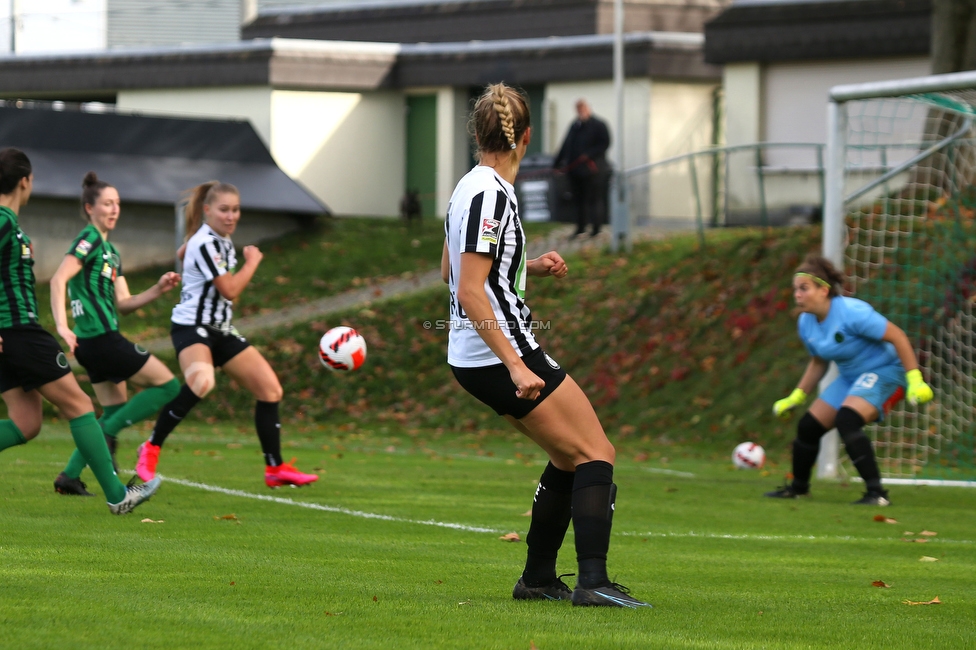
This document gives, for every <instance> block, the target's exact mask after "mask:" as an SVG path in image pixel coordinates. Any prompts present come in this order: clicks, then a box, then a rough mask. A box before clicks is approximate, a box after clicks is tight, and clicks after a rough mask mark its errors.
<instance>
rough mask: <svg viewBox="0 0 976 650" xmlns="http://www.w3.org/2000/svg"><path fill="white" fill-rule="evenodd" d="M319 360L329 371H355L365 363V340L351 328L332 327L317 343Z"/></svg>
mask: <svg viewBox="0 0 976 650" xmlns="http://www.w3.org/2000/svg"><path fill="white" fill-rule="evenodd" d="M319 359H321V360H322V365H324V366H325V367H326V368H328V369H330V370H339V371H348V370H355V369H356V368H358V367H359V366H361V365H363V362H364V361H366V339H364V338H363V337H362V336H360V334H359V332H357V331H356V330H354V329H353V328H351V327H346V326H340V327H333V328H332V329H330V330H329V331H328V332H326V333H325V334H324V335H323V336H322V339H321V340H320V341H319Z"/></svg>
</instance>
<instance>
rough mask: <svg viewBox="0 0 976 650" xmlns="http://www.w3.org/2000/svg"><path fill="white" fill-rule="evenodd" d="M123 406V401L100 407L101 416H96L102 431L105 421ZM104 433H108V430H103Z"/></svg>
mask: <svg viewBox="0 0 976 650" xmlns="http://www.w3.org/2000/svg"><path fill="white" fill-rule="evenodd" d="M123 406H125V402H122V403H121V404H112V405H111V406H103V407H102V417H100V418H98V424H99V425H100V426H101V427H102V431H105V421H106V420H108V419H109V418H110V417H112V416H113V415H115V414H116V413H117V412H118V411H119V409H120V408H122V407H123ZM105 433H108V431H105ZM109 435H111V434H109Z"/></svg>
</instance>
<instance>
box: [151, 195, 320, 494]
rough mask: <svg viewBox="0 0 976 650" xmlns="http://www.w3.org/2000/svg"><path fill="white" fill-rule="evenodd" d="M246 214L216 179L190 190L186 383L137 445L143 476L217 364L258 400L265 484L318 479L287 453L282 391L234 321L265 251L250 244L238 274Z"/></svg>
mask: <svg viewBox="0 0 976 650" xmlns="http://www.w3.org/2000/svg"><path fill="white" fill-rule="evenodd" d="M240 218H241V197H240V193H239V192H238V191H237V188H236V187H234V186H233V185H230V184H228V183H221V182H218V181H210V182H209V183H204V184H202V185H199V186H197V187H195V188H194V189H193V190H191V191H190V200H189V202H188V204H187V206H186V232H187V236H188V237H189V239H188V240H187V242H186V244H185V245H184V247H183V252H184V258H183V291H182V292H181V294H180V302H179V304H178V305H176V307H174V308H173V319H172V320H173V327H172V330H171V333H170V334H171V337H172V339H173V347H175V348H176V353H177V355H179V361H180V369H181V370H182V371H183V377H184V378H185V379H186V383H185V384H183V386H182V387H181V388H180V391H179V394H178V395H177V396H176V397H175V398H174V399H173V400H172V401H171V402H170V403H169V404H167V405H166V406H164V407H163V410H162V411H161V412H160V414H159V417H158V418H157V420H156V426H155V427H154V428H153V433H152V437H150V438H149V440H147V441H146V442H144V443H143V444H142V445H141V446H140V447H139V459H138V462H137V464H136V473H137V474H138V475H139V477H140V478H142V479H143V480H147V479H150V478H152V477H153V476H155V474H156V465H157V463H158V462H159V452H160V450H161V448H162V446H163V443H164V442H165V440H166V437H167V436H168V435H169V434H170V433H171V432H172V431H173V429H175V428H176V425H177V424H179V423H180V421H181V420H182V419H183V418H184V417H186V415H187V413H189V412H190V409H192V408H193V407H194V406H196V404H197V403H198V402H199V401H200V400H201V399H203V398H204V397H206V396H207V394H208V393H209V392H210V391H211V390H213V388H214V385H215V378H214V369H215V367H217V368H219V367H222V368H223V369H224V372H226V373H227V374H228V375H230V376H231V377H232V378H233V379H234V380H235V381H236V382H237V383H238V384H239V385H241V386H243V387H244V388H246V389H247V390H248V391H250V392H251V394H252V395H254V397H255V398H256V400H257V403H256V405H255V407H254V424H255V427H256V428H257V434H258V439H259V440H260V442H261V450H262V451H263V452H264V462H265V471H264V482H265V484H266V485H267V486H268V487H271V488H277V487H281V486H284V485H290V486H292V487H297V486H301V485H307V484H309V483H313V482H315V481H317V480H318V478H319V477H318V476H317V475H315V474H305V473H303V472H300V471H299V470H298V469H297V468H296V467H295V466H294V465H293V463H294V460H295V459H292V460H291V462H288V463H286V462H284V461H283V460H282V457H281V421H280V419H279V417H278V403H279V402H280V401H281V398H282V395H283V391H282V389H281V383H280V382H279V381H278V376H277V375H276V374H275V371H274V370H273V369H272V368H271V365H270V364H269V363H268V361H267V360H266V359H265V358H264V356H262V354H261V353H260V352H258V350H257V348H255V347H253V346H251V344H250V343H248V342H247V339H245V338H244V337H243V336H241V335H240V333H239V332H238V331H237V329H235V328H234V326H233V325H232V324H231V316H232V314H233V301H234V300H235V299H236V298H237V297H238V296H239V295H241V292H242V291H244V288H245V287H246V286H247V284H248V283H249V282H250V281H251V278H252V277H254V273H255V272H256V271H257V270H258V265H259V264H260V263H261V258H262V254H261V251H260V250H258V247H257V246H245V247H244V249H243V251H242V252H243V254H244V264H243V265H242V266H241V268H240V270H238V271H237V272H236V273H235V272H234V270H235V269H236V267H237V254H236V252H235V251H234V242H232V241H231V239H230V236H231V235H232V234H234V230H235V229H236V228H237V223H238V221H239V220H240Z"/></svg>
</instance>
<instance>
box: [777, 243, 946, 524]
mask: <svg viewBox="0 0 976 650" xmlns="http://www.w3.org/2000/svg"><path fill="white" fill-rule="evenodd" d="M843 285H844V274H843V273H841V272H840V271H839V270H837V269H836V268H835V267H834V265H833V264H831V263H830V261H829V260H827V259H825V258H823V257H819V256H816V255H812V256H810V257H808V258H807V259H806V260H805V261H804V262H803V263H802V264H801V265H800V266H799V267H797V269H796V272H795V273H794V275H793V299H794V300H795V301H796V306H797V308H798V309H799V310H800V312H801V313H800V317H799V319H798V320H797V329H798V330H799V334H800V340H802V341H803V344H804V345H805V346H806V348H807V351H808V352H809V353H810V356H811V358H810V362H809V363H808V364H807V368H806V371H805V372H804V373H803V376H802V377H801V378H800V383H799V384H798V385H797V387H796V388H795V389H794V390H793V392H792V393H790V395H789V396H788V397H784V398H783V399H781V400H778V401H777V402H776V403H775V404H773V413H774V414H775V415H776V416H777V417H781V418H784V419H786V418H789V417H790V414H791V413H792V411H793V410H794V409H796V408H798V407H800V406H802V405H803V403H804V402H806V399H807V394H808V393H810V392H812V391H813V389H814V388H815V387H816V386H817V383H818V382H819V381H820V380H821V379H823V377H824V375H825V374H826V373H827V369H828V368H829V366H830V362H831V361H834V362H836V363H837V370H838V371H839V374H840V376H839V377H837V379H835V380H834V381H833V382H832V383H831V384H830V386H828V387H827V388H826V389H825V390H824V391H823V392H821V393H820V396H819V397H818V398H817V399H816V400H815V401H814V402H813V404H811V405H810V410H809V411H807V412H806V413H805V414H804V415H803V417H802V418H800V421H799V422H798V423H797V426H796V439H795V440H794V441H793V480H792V481H791V482H789V483H787V484H786V485H783V486H781V487H779V488H777V489H775V490H773V491H772V492H767V493H766V496H767V497H772V498H775V499H795V498H797V497H798V496H803V495H806V494H809V493H810V473H811V472H812V470H813V465H814V463H815V462H816V461H817V456H818V454H819V453H820V439H821V438H822V437H823V435H824V434H825V433H827V432H828V431H830V430H831V429H833V428H834V427H837V432H838V433H839V434H840V437H841V440H843V441H844V447H845V448H846V449H847V455H848V456H850V457H851V462H852V463H853V465H854V468H855V469H856V470H857V472H858V474H860V475H861V478H862V479H864V485H865V487H866V488H867V490H866V492H865V493H864V496H862V497H861V498H860V499H858V500H857V501H855V502H854V503H855V504H858V505H869V506H887V505H889V504H890V503H891V502H890V501H889V500H888V491H887V490H885V489H884V488H882V486H881V472H880V470H879V469H878V461H877V460H876V459H875V456H874V448H873V447H872V446H871V439H870V438H868V437H867V435H866V434H865V433H864V425H865V424H868V423H870V422H874V421H875V420H877V419H879V418H881V419H883V418H884V416H885V414H887V412H888V410H889V409H890V408H891V407H892V406H894V405H895V404H897V403H898V401H899V400H901V398H902V397H903V396H906V397H907V398H908V401H909V403H911V404H924V403H925V402H928V401H930V400H931V399H932V397H933V395H932V389H931V387H929V385H928V384H926V383H925V380H924V379H923V378H922V371H921V370H919V368H918V359H917V358H916V357H915V350H914V349H913V348H912V343H911V341H909V340H908V336H906V335H905V332H903V331H902V330H901V328H900V327H898V326H897V325H895V324H894V323H892V322H890V321H888V319H887V318H885V317H884V316H882V315H881V314H879V313H878V312H876V311H875V310H874V308H873V307H871V305H869V304H868V303H866V302H864V301H863V300H858V299H857V298H848V297H845V296H842V295H841V294H840V291H839V289H840V287H842V286H843Z"/></svg>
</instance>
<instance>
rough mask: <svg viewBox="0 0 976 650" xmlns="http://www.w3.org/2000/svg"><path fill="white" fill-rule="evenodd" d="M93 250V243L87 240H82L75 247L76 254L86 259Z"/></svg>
mask: <svg viewBox="0 0 976 650" xmlns="http://www.w3.org/2000/svg"><path fill="white" fill-rule="evenodd" d="M91 248H92V244H91V242H90V241H88V240H87V239H82V240H81V241H80V242H78V245H77V246H75V253H76V254H78V255H81V256H82V257H84V256H85V255H88V253H89V252H90V251H91Z"/></svg>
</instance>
